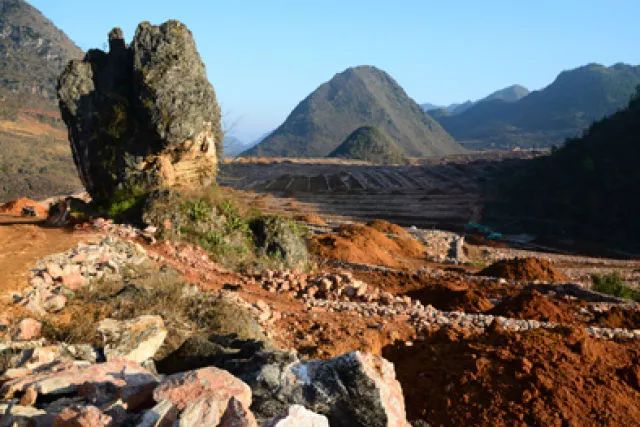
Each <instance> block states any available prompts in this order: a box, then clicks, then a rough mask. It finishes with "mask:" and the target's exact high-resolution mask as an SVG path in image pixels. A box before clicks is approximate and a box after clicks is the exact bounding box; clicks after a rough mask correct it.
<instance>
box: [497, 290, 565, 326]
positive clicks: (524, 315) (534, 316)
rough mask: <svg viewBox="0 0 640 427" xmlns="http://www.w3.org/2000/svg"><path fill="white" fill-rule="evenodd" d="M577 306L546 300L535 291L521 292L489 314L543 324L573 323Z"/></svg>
mask: <svg viewBox="0 0 640 427" xmlns="http://www.w3.org/2000/svg"><path fill="white" fill-rule="evenodd" d="M577 309H578V306H577V305H573V306H572V305H570V304H568V303H565V302H562V301H559V300H556V299H551V298H547V297H546V296H544V295H543V294H541V293H540V292H537V291H535V290H527V291H523V292H521V293H519V294H517V295H514V296H511V297H507V298H505V299H504V300H503V301H502V302H501V303H500V304H498V305H497V306H496V307H495V308H494V309H493V310H491V311H490V314H494V315H498V316H505V317H513V318H516V319H531V320H540V321H545V322H558V323H573V322H575V321H576V318H575V316H574V314H573V312H574V311H576V310H577Z"/></svg>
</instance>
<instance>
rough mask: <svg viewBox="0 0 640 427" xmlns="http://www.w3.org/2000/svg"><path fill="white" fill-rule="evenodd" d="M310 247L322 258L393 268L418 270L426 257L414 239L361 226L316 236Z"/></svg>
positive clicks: (347, 227)
mask: <svg viewBox="0 0 640 427" xmlns="http://www.w3.org/2000/svg"><path fill="white" fill-rule="evenodd" d="M403 231H404V230H403ZM311 247H312V250H313V251H314V252H315V253H316V254H317V255H319V256H320V257H322V258H329V259H336V260H340V261H346V262H352V263H358V264H373V265H383V266H387V267H394V268H405V267H417V266H419V265H421V264H422V263H423V262H424V261H423V258H424V253H425V248H424V246H423V245H422V244H421V243H420V242H418V241H417V240H415V239H414V238H413V237H411V236H405V235H403V236H398V237H395V236H394V237H389V236H387V235H386V234H385V233H382V232H380V231H379V230H377V229H376V228H374V227H371V226H368V225H360V224H349V225H342V226H341V227H340V228H339V229H338V230H337V232H336V233H329V234H322V235H318V236H314V237H313V238H312V239H311Z"/></svg>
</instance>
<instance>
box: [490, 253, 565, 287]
mask: <svg viewBox="0 0 640 427" xmlns="http://www.w3.org/2000/svg"><path fill="white" fill-rule="evenodd" d="M478 275H479V276H491V277H501V278H503V279H508V280H530V281H533V280H540V281H543V282H562V281H565V280H567V277H566V276H565V275H564V274H562V273H561V272H559V271H558V270H556V269H555V268H554V267H553V266H552V265H551V263H550V262H549V261H547V260H544V259H539V258H513V259H503V260H500V261H497V262H495V263H493V264H491V265H490V266H489V267H487V268H485V269H484V270H482V271H481V272H479V273H478Z"/></svg>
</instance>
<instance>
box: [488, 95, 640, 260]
mask: <svg viewBox="0 0 640 427" xmlns="http://www.w3.org/2000/svg"><path fill="white" fill-rule="evenodd" d="M639 158H640V88H639V89H638V91H637V93H636V95H635V97H634V98H633V99H632V101H631V102H630V103H629V105H628V107H627V108H625V109H623V110H621V111H618V112H616V113H614V114H613V115H611V116H609V117H607V118H605V119H602V120H600V121H598V122H595V123H594V124H593V125H591V127H590V128H589V129H588V130H587V131H586V132H585V134H584V136H582V137H581V138H574V139H569V140H567V142H566V144H565V145H564V146H563V147H562V148H560V149H557V150H555V151H554V152H553V153H552V154H551V155H549V156H545V157H541V158H538V159H534V160H530V161H527V162H526V163H525V164H523V165H522V167H520V168H518V173H517V174H516V175H514V174H513V173H510V174H509V176H504V177H502V178H501V179H500V180H499V181H500V185H499V186H498V189H497V190H496V191H495V192H494V195H493V198H494V201H493V202H492V203H490V204H489V206H488V207H487V209H486V210H485V220H486V221H488V222H489V223H492V224H496V226H500V224H502V225H504V224H511V227H513V226H514V225H516V224H517V225H518V226H519V228H520V229H519V230H506V231H522V230H525V231H527V232H535V233H542V234H552V235H555V236H558V235H561V236H565V237H569V238H580V239H586V240H588V241H590V242H594V243H598V244H599V245H607V246H609V247H613V248H617V249H627V250H632V251H634V252H635V253H640V221H638V218H640V199H638V197H637V194H638V188H640V168H638V159H639Z"/></svg>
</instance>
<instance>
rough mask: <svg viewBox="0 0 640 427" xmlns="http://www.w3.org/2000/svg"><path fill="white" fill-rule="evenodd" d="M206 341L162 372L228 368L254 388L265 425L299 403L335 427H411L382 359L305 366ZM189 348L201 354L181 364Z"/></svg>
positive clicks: (169, 361) (274, 353)
mask: <svg viewBox="0 0 640 427" xmlns="http://www.w3.org/2000/svg"><path fill="white" fill-rule="evenodd" d="M205 341H206V340H204V339H203V338H198V339H197V340H194V341H188V342H186V343H185V344H184V345H183V348H180V349H178V350H177V351H176V352H175V354H173V355H169V356H168V357H167V358H166V359H165V360H163V361H160V362H159V363H158V367H159V370H160V372H164V370H163V368H173V369H176V368H177V369H196V368H199V367H203V366H209V365H214V366H217V367H218V368H221V369H224V370H226V371H228V372H230V373H231V374H233V375H235V376H236V377H238V378H239V379H241V380H242V381H244V382H245V383H246V384H248V385H249V386H250V387H251V392H252V402H253V403H252V405H251V411H252V412H253V413H254V414H255V416H256V417H257V418H259V419H263V420H266V419H273V418H274V417H282V416H283V414H287V413H288V411H289V409H290V407H291V405H296V404H297V405H302V406H304V407H306V408H308V409H309V410H311V411H313V412H316V413H318V414H322V415H324V416H326V417H327V418H328V420H329V422H330V424H331V425H332V426H380V427H391V426H393V427H406V426H408V425H409V424H408V422H407V419H406V414H405V406H404V396H403V394H402V388H401V387H400V383H399V382H398V381H397V380H396V377H395V369H394V367H393V364H392V363H390V362H388V361H387V360H385V359H383V358H382V357H379V356H375V355H372V354H368V353H361V352H352V353H347V354H344V355H342V356H339V357H336V358H334V359H331V360H311V361H300V360H299V359H298V358H297V356H296V355H295V354H293V353H290V352H286V351H282V350H273V349H269V348H267V347H266V346H265V345H264V344H262V343H260V342H257V341H250V340H239V339H234V338H233V337H228V336H227V337H221V336H217V337H211V339H210V340H209V341H210V342H209V344H207V343H206V342H205ZM190 348H191V349H193V348H197V349H198V352H197V354H195V355H194V357H192V358H184V359H181V358H182V357H183V356H186V355H187V351H186V350H187V349H190ZM178 362H181V363H178ZM289 416H292V417H293V418H295V417H296V416H297V415H295V414H293V415H292V414H289ZM286 417H287V415H285V418H286ZM284 425H287V424H284ZM312 425H313V424H312Z"/></svg>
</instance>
